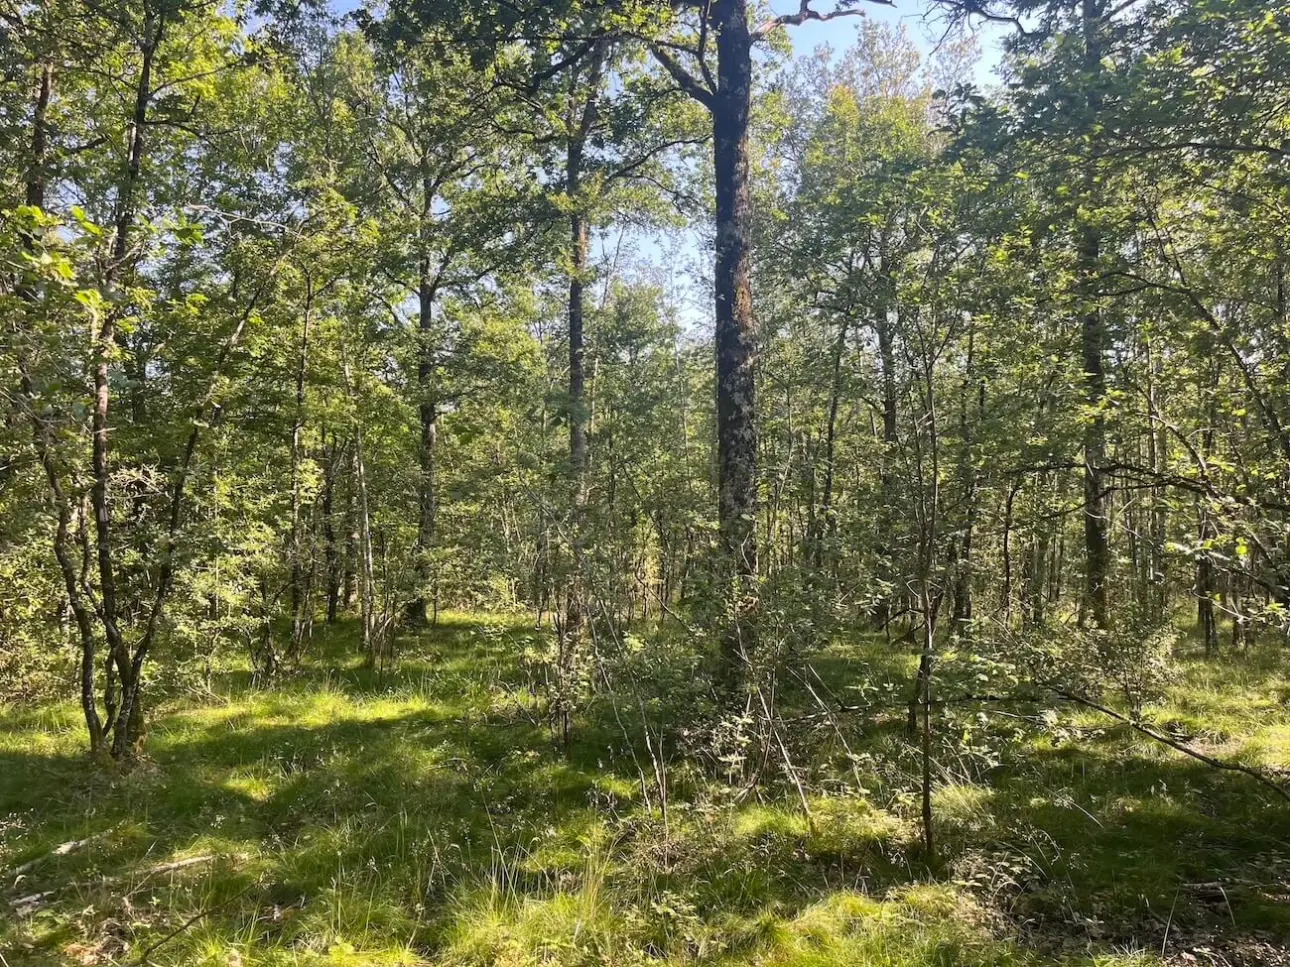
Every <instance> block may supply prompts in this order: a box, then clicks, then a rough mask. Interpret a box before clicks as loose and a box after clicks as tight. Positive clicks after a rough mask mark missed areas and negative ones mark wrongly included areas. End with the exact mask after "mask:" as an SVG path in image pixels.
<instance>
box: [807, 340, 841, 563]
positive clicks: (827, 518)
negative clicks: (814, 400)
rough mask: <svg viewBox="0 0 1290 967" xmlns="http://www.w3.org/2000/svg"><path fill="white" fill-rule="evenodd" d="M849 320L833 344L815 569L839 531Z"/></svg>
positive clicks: (822, 561) (833, 544)
mask: <svg viewBox="0 0 1290 967" xmlns="http://www.w3.org/2000/svg"><path fill="white" fill-rule="evenodd" d="M847 328H848V326H847V320H845V319H843V321H842V324H841V326H839V327H838V338H837V340H836V341H835V342H834V344H833V360H832V362H833V374H832V378H831V379H830V381H829V416H828V420H827V422H826V423H825V425H824V483H823V485H822V486H821V488H820V489H821V495H820V517H821V519H822V521H823V525H822V528H823V536H822V539H821V538H820V537H817V540H816V544H815V568H816V570H820V569H821V568H822V567H823V565H824V545H825V544H826V543H827V544H828V545H829V547H830V548H831V547H833V546H835V542H836V539H837V532H838V520H837V514H836V513H834V510H833V467H834V463H835V460H836V448H837V434H838V407H839V405H840V402H841V399H842V355H843V353H844V352H845V350H846V341H847Z"/></svg>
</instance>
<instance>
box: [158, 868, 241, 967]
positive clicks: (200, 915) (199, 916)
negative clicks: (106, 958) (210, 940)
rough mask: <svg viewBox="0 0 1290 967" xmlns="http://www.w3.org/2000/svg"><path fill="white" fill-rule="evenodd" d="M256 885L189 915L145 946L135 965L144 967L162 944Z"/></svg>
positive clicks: (236, 899)
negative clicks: (158, 938)
mask: <svg viewBox="0 0 1290 967" xmlns="http://www.w3.org/2000/svg"><path fill="white" fill-rule="evenodd" d="M254 885H255V884H254V883H252V884H251V885H250V886H247V887H246V888H245V889H243V890H239V891H238V892H237V893H235V894H234V895H233V896H231V897H229V898H228V899H226V900H223V901H221V902H219V903H217V904H215V905H214V906H211V907H207V908H206V909H205V910H200V911H198V912H197V913H195V914H194V915H193V916H191V917H189V918H188V919H187V920H185V921H184V922H183V923H181V924H180V925H179V926H178V927H176V928H175V929H174V930H172V931H170V933H168V934H166V935H165V936H164V937H162V938H161V939H160V940H157V941H155V942H154V943H152V944H150V945H149V946H148V947H145V948H144V951H143V953H141V954H140V955H139V956H138V959H136V960H135V961H134V964H135V967H142V965H143V964H145V963H147V962H148V958H149V957H151V956H152V955H153V953H155V952H156V950H157V948H158V947H160V946H161V945H162V944H165V943H169V942H170V941H171V940H174V939H175V938H176V937H178V936H179V935H180V934H181V933H183V932H184V931H185V930H187V929H188V928H189V927H191V926H192V925H193V924H195V923H196V922H197V921H198V920H201V919H203V918H204V917H209V916H210V915H211V914H212V913H218V912H219V911H220V910H223V909H224V908H225V907H228V906H232V904H234V903H235V902H237V901H238V900H240V899H242V897H244V896H246V895H247V894H248V893H250V892H251V887H252V886H254Z"/></svg>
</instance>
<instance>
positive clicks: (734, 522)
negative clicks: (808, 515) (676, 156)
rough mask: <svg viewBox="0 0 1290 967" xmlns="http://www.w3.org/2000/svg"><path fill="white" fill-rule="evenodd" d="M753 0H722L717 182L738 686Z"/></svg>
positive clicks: (746, 504) (750, 325) (719, 323)
mask: <svg viewBox="0 0 1290 967" xmlns="http://www.w3.org/2000/svg"><path fill="white" fill-rule="evenodd" d="M747 7H748V4H747V0H715V2H714V3H713V6H712V12H713V16H714V18H715V21H716V26H717V43H716V46H717V89H716V91H714V92H713V97H712V134H713V162H714V171H715V179H716V235H717V238H716V263H715V282H716V306H715V308H716V354H717V467H718V470H717V490H718V513H717V517H718V522H719V527H720V536H721V547H722V550H723V552H724V554H725V556H726V559H727V565H728V567H729V569H730V577H731V590H732V592H733V594H734V621H733V625H732V629H731V633H730V634H728V635H727V636H726V639H725V642H724V649H723V664H724V672H725V674H726V677H727V678H728V680H729V682H730V683H731V684H737V683H738V682H739V681H740V679H741V678H742V676H743V673H744V669H745V666H746V665H747V663H748V661H749V660H750V658H751V656H752V652H753V649H754V636H753V628H752V622H751V620H749V619H750V618H751V616H752V614H753V613H754V612H755V610H756V592H757V589H756V582H757V552H758V548H757V424H756V388H755V383H754V370H755V366H756V333H755V330H754V320H753V311H752V290H751V283H750V279H749V268H750V242H751V228H752V220H751V203H750V194H749V183H748V123H749V116H750V113H751V108H752V41H753V38H752V35H751V33H750V31H749V28H748V9H747Z"/></svg>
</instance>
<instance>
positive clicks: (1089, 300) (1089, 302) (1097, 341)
mask: <svg viewBox="0 0 1290 967" xmlns="http://www.w3.org/2000/svg"><path fill="white" fill-rule="evenodd" d="M1081 16H1082V20H1083V32H1084V58H1083V59H1084V70H1085V72H1086V75H1087V77H1088V81H1087V83H1088V85H1089V92H1088V95H1087V106H1088V112H1089V121H1090V124H1093V123H1096V119H1097V117H1098V115H1099V114H1100V111H1101V106H1102V98H1101V94H1100V93H1099V91H1098V77H1099V76H1100V74H1101V72H1102V39H1101V31H1102V9H1101V5H1100V2H1099V0H1081ZM1095 140H1096V139H1095V136H1094V135H1093V133H1092V132H1091V131H1090V132H1089V134H1088V135H1087V147H1088V156H1087V157H1086V158H1085V159H1084V186H1083V192H1084V204H1085V206H1087V207H1089V208H1095V207H1096V202H1097V199H1096V196H1097V170H1096V164H1097V162H1096V161H1095V160H1094V156H1093V155H1094V152H1093V148H1094V147H1095ZM1101 247H1102V237H1101V232H1100V231H1099V229H1098V228H1097V226H1096V225H1091V224H1087V223H1086V224H1084V225H1083V226H1082V227H1081V228H1080V233H1079V249H1078V253H1077V262H1078V264H1077V268H1078V274H1079V279H1080V298H1081V300H1082V302H1083V308H1082V315H1081V322H1080V334H1081V340H1080V344H1081V353H1082V357H1083V366H1084V401H1085V405H1086V406H1087V407H1088V409H1089V416H1088V420H1087V423H1086V425H1085V428H1084V555H1085V588H1084V590H1085V596H1086V598H1087V602H1088V617H1089V618H1091V620H1092V623H1093V625H1094V627H1096V628H1106V627H1107V626H1108V622H1109V619H1110V615H1109V611H1108V603H1107V578H1108V576H1109V572H1110V565H1111V551H1110V540H1109V534H1108V531H1109V527H1108V519H1107V500H1106V494H1105V483H1104V481H1105V477H1106V475H1105V472H1104V470H1103V467H1104V465H1105V463H1106V416H1105V404H1106V370H1105V352H1106V341H1107V340H1106V327H1105V320H1104V319H1103V313H1102V306H1101V300H1100V297H1099V293H1098V288H1099V285H1098V282H1097V275H1098V264H1099V261H1100V259H1101Z"/></svg>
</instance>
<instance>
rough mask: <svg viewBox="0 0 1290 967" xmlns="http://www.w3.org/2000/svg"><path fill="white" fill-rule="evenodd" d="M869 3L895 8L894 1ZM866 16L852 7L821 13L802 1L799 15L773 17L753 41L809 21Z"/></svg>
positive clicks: (758, 29) (857, 8)
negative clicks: (780, 29) (783, 28)
mask: <svg viewBox="0 0 1290 967" xmlns="http://www.w3.org/2000/svg"><path fill="white" fill-rule="evenodd" d="M851 2H852V3H854V0H851ZM867 2H868V3H876V4H880V5H882V6H884V7H892V6H895V4H894V3H893V2H892V0H867ZM864 15H865V12H864V11H863V10H862V9H860V8H859V7H855V6H850V5H848V6H846V7H838V8H837V9H835V10H831V11H829V12H828V13H820V12H819V11H818V10H814V9H812V8H811V0H801V3H800V5H799V6H798V8H797V13H786V14H782V15H780V16H778V17H771V18H770V19H769V20H767V21H766V22H765V23H763V24H762V25H761V26H760V27H758V28H757V29H756V30H754V31H753V39H754V40H761V39H762V38H763V37H766V36H767V35H769V34H770V33H772V32H773V31H775V30H778V29H779V28H780V27H796V26H798V25H799V24H804V23H806V22H807V21H808V20H818V21H820V22H824V21H827V20H837V19H838V18H839V17H863V16H864Z"/></svg>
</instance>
